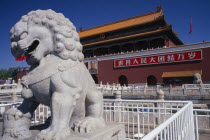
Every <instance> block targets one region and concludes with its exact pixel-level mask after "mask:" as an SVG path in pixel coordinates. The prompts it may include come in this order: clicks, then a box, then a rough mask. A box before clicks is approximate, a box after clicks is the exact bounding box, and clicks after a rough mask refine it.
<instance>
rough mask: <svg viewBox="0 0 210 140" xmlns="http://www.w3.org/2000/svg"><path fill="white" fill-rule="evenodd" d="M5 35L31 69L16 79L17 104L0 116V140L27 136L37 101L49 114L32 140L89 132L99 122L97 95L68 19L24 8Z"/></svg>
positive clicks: (100, 101) (57, 139) (99, 98)
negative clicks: (19, 90) (0, 133)
mask: <svg viewBox="0 0 210 140" xmlns="http://www.w3.org/2000/svg"><path fill="white" fill-rule="evenodd" d="M10 39H11V51H12V54H13V55H14V56H15V57H20V56H21V55H23V54H25V55H26V58H27V60H26V62H27V63H28V64H29V65H31V68H30V72H29V73H28V74H27V75H26V76H24V77H23V79H22V85H23V90H22V97H23V98H24V101H23V103H22V105H21V106H20V107H18V108H17V109H11V110H8V111H7V112H6V114H5V115H4V136H3V137H4V138H3V139H4V140H10V139H11V140H12V139H19V138H21V139H23V138H29V137H30V136H31V133H30V131H29V127H30V119H31V117H32V116H33V112H34V111H35V110H36V108H37V107H38V105H39V104H40V103H41V104H44V105H47V106H50V108H51V113H52V117H51V123H50V126H49V128H47V129H45V130H42V131H41V132H40V133H39V134H38V135H37V137H36V139H37V140H46V139H47V140H52V139H53V140H63V139H65V138H66V137H67V136H69V135H71V134H70V131H71V129H72V130H74V131H77V132H80V133H89V132H92V131H94V130H95V129H98V128H102V127H104V126H105V123H104V120H103V118H102V112H103V97H102V94H101V92H99V91H97V89H96V85H95V83H94V81H93V79H92V77H91V75H90V74H89V72H88V70H87V68H86V66H85V65H84V63H83V59H84V56H83V54H82V45H81V43H80V39H79V35H78V33H77V32H76V28H75V26H74V25H73V24H72V22H71V21H70V20H69V19H67V18H65V17H64V15H63V14H61V13H56V12H54V11H52V10H37V11H32V12H29V13H28V14H27V15H25V16H23V17H22V18H21V20H20V21H19V22H17V23H16V24H15V26H14V27H13V28H12V29H11V31H10Z"/></svg>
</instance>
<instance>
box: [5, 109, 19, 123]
mask: <svg viewBox="0 0 210 140" xmlns="http://www.w3.org/2000/svg"><path fill="white" fill-rule="evenodd" d="M22 116H23V113H22V112H21V111H19V110H18V109H17V108H11V109H9V110H8V111H7V112H5V113H4V117H5V119H7V120H12V119H15V120H18V119H19V118H21V117H22Z"/></svg>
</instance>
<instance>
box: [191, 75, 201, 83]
mask: <svg viewBox="0 0 210 140" xmlns="http://www.w3.org/2000/svg"><path fill="white" fill-rule="evenodd" d="M193 83H194V84H203V82H202V79H201V75H200V74H199V73H195V74H194V81H193Z"/></svg>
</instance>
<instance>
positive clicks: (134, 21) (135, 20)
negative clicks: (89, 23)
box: [79, 9, 163, 38]
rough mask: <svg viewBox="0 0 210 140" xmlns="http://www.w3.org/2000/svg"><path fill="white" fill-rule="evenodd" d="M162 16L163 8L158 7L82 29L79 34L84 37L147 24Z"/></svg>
mask: <svg viewBox="0 0 210 140" xmlns="http://www.w3.org/2000/svg"><path fill="white" fill-rule="evenodd" d="M161 16H163V12H162V9H158V10H157V11H155V12H151V13H147V14H144V15H139V16H136V17H132V18H127V19H124V20H120V21H116V22H112V23H109V24H105V25H101V26H97V27H94V28H90V29H87V30H84V31H81V32H79V36H80V38H83V37H87V36H91V35H96V34H101V33H105V32H109V31H114V30H118V29H123V28H128V27H132V26H135V25H140V24H145V23H148V22H151V21H154V20H156V19H158V18H160V17H161Z"/></svg>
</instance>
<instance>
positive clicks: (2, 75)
mask: <svg viewBox="0 0 210 140" xmlns="http://www.w3.org/2000/svg"><path fill="white" fill-rule="evenodd" d="M17 70H18V67H16V68H9V69H0V79H3V80H6V79H8V78H12V79H16V77H17Z"/></svg>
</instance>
